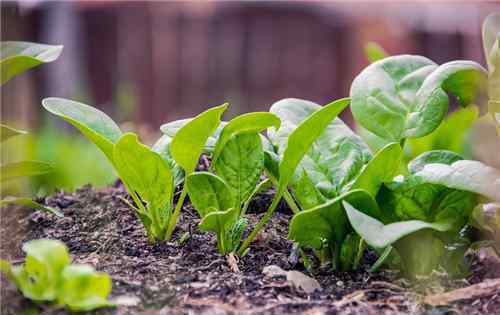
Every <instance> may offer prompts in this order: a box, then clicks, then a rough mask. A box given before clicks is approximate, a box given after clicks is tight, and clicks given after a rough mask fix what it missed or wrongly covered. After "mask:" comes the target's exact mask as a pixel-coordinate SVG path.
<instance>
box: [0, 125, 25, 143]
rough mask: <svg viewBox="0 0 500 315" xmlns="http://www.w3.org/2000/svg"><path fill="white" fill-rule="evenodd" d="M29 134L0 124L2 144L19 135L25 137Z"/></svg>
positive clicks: (0, 140)
mask: <svg viewBox="0 0 500 315" xmlns="http://www.w3.org/2000/svg"><path fill="white" fill-rule="evenodd" d="M27 133H28V132H26V131H24V130H19V129H14V128H12V127H9V126H7V125H4V124H0V142H4V141H5V140H7V139H9V138H12V137H14V136H17V135H25V134H27Z"/></svg>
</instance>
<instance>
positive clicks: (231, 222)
mask: <svg viewBox="0 0 500 315" xmlns="http://www.w3.org/2000/svg"><path fill="white" fill-rule="evenodd" d="M271 126H272V127H273V128H275V129H278V128H279V127H280V120H279V118H278V117H276V116H275V115H274V114H271V113H248V114H244V115H241V116H238V117H236V118H234V119H232V120H231V121H229V122H228V123H227V124H226V125H225V126H224V128H223V129H222V130H221V133H220V136H219V137H218V140H217V142H216V144H215V147H214V150H213V154H212V169H213V170H214V171H215V173H216V174H212V173H209V172H196V173H193V174H191V175H190V176H188V177H187V179H186V187H187V190H188V192H189V197H190V200H191V202H192V204H193V205H194V207H195V208H196V209H197V211H198V213H199V214H200V217H201V218H202V221H201V222H200V228H201V229H202V230H206V231H212V232H214V233H215V234H216V236H217V244H218V249H219V252H220V253H221V254H226V253H229V252H233V251H235V250H236V249H237V247H238V246H239V243H240V239H241V236H242V234H243V231H244V229H245V227H246V225H247V220H246V219H245V217H244V215H245V212H246V210H247V208H248V205H249V203H250V200H251V198H252V197H253V196H254V195H255V194H256V193H258V192H259V191H260V190H262V189H264V188H266V187H268V186H269V180H267V179H266V180H264V181H262V182H260V183H259V180H260V177H261V174H262V171H263V168H264V150H263V146H262V140H261V137H260V136H259V132H260V131H262V130H264V129H266V128H269V127H271Z"/></svg>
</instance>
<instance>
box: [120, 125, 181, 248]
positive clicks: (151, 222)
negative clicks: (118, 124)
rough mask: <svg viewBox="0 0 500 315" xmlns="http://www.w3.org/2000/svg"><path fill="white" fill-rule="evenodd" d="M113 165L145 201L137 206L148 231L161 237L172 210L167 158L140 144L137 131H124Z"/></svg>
mask: <svg viewBox="0 0 500 315" xmlns="http://www.w3.org/2000/svg"><path fill="white" fill-rule="evenodd" d="M114 161H115V167H116V170H117V171H118V174H119V175H120V178H121V179H122V180H123V182H124V183H127V187H128V189H130V191H132V192H135V193H137V194H138V195H139V196H140V197H141V200H143V201H144V202H145V203H146V209H143V208H142V207H140V208H138V209H137V211H138V214H139V217H140V218H141V220H142V222H143V224H144V226H145V227H146V230H147V231H148V235H150V236H151V237H152V238H153V239H159V240H164V239H165V236H166V230H167V226H168V220H169V218H170V213H171V212H172V209H171V208H172V196H173V190H174V186H173V177H172V173H171V171H170V167H169V166H168V164H167V162H166V161H165V160H164V159H163V158H162V157H161V156H160V155H159V154H158V153H156V152H154V151H152V150H151V149H150V148H148V147H147V146H145V145H143V144H141V143H140V142H139V140H138V138H137V135H135V134H132V133H126V134H124V135H123V136H122V137H121V138H120V140H118V142H117V143H116V145H115V148H114ZM144 210H145V211H144Z"/></svg>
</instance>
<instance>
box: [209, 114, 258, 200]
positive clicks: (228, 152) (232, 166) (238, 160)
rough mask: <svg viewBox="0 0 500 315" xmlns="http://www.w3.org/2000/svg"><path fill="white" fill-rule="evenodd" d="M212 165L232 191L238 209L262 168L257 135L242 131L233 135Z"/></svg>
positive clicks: (251, 189) (256, 181)
mask: <svg viewBox="0 0 500 315" xmlns="http://www.w3.org/2000/svg"><path fill="white" fill-rule="evenodd" d="M228 125H229V124H228ZM221 139H222V138H221ZM214 166H215V171H216V173H217V174H218V175H219V176H220V177H221V178H222V179H223V180H224V181H225V182H226V183H227V184H228V186H229V187H230V188H231V189H232V190H233V191H234V195H235V197H236V203H235V207H236V208H238V209H239V208H240V207H241V205H242V204H243V203H244V202H245V201H246V200H247V199H248V197H249V196H250V194H251V193H252V191H253V190H254V188H255V186H256V185H257V183H258V182H259V180H260V175H261V174H262V170H263V168H264V151H263V150H262V143H261V140H260V137H259V135H258V134H256V133H243V134H239V135H235V136H233V137H232V138H231V139H230V140H229V141H227V142H226V143H225V145H224V147H223V148H222V149H221V151H220V155H219V158H218V159H217V160H216V161H215V164H214Z"/></svg>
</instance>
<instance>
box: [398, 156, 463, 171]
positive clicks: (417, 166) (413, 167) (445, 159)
mask: <svg viewBox="0 0 500 315" xmlns="http://www.w3.org/2000/svg"><path fill="white" fill-rule="evenodd" d="M459 160H463V158H462V157H461V156H460V155H459V154H457V153H455V152H452V151H448V150H433V151H427V152H425V153H423V154H421V155H419V156H417V157H416V158H415V159H413V160H412V161H410V163H408V170H409V171H410V173H411V174H415V173H417V172H419V171H421V170H422V169H423V168H424V167H425V165H427V164H432V163H441V164H447V165H450V164H453V163H454V162H456V161H459Z"/></svg>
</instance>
